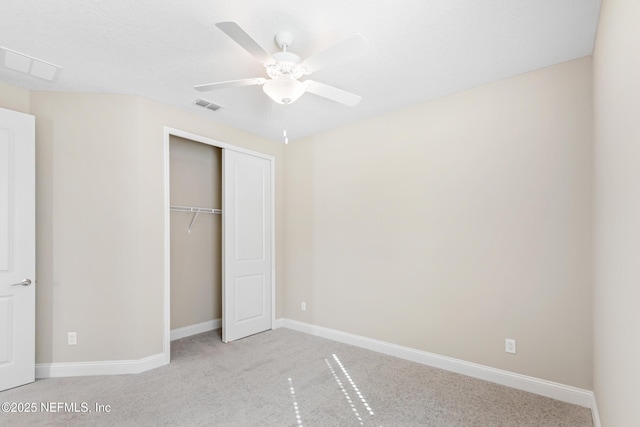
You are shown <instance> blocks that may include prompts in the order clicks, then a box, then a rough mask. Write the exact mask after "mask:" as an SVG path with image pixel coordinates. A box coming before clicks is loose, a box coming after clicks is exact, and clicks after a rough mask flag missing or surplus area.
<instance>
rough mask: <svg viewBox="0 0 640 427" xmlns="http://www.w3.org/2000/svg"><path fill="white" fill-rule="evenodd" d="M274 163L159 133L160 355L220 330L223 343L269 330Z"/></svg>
mask: <svg viewBox="0 0 640 427" xmlns="http://www.w3.org/2000/svg"><path fill="white" fill-rule="evenodd" d="M273 162H274V160H273V157H270V156H267V155H264V154H261V153H256V152H253V151H249V150H245V149H242V148H238V147H234V146H230V145H228V144H224V143H220V142H218V141H214V140H210V139H207V138H204V137H199V136H197V135H192V134H187V133H185V132H181V131H177V130H172V129H169V128H165V203H166V211H165V212H166V213H165V221H166V222H165V224H166V225H165V266H166V267H168V268H167V270H168V271H169V274H167V275H166V277H165V303H164V306H165V314H164V319H165V320H164V324H165V328H166V329H165V331H166V332H165V333H166V335H165V354H168V348H169V346H168V344H169V341H170V340H173V339H177V338H181V337H185V336H189V335H193V334H197V333H201V332H205V331H209V330H212V329H217V328H219V327H221V326H222V340H223V341H224V342H228V341H233V340H236V339H240V338H243V337H246V336H249V335H252V334H255V333H258V332H262V331H265V330H268V329H271V328H272V327H273V324H274V307H273V305H274V301H275V295H274V283H275V274H274V259H273V252H274V248H275V244H274V240H273V230H274V221H273V219H274V207H273V193H274V186H273ZM167 224H168V225H167ZM167 300H168V301H167Z"/></svg>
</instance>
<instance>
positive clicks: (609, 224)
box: [593, 0, 640, 426]
mask: <svg viewBox="0 0 640 427" xmlns="http://www.w3.org/2000/svg"><path fill="white" fill-rule="evenodd" d="M638 23H640V2H638V1H637V0H605V1H603V2H602V10H601V15H600V22H599V25H598V35H597V39H596V48H595V52H594V59H593V62H594V88H595V90H594V100H595V103H594V106H595V159H596V163H595V171H596V173H595V176H596V180H595V182H596V187H595V188H596V204H595V212H596V215H595V225H596V227H595V229H596V233H595V239H596V246H595V247H596V275H595V287H594V325H595V326H594V391H595V394H596V399H597V402H598V409H599V412H600V418H601V421H602V425H603V426H637V425H640V405H638V396H640V334H639V333H638V325H640V309H639V304H640V286H639V282H640V269H639V266H640V261H639V255H640V115H639V114H640V78H639V76H640V56H639V52H640V26H639V25H638Z"/></svg>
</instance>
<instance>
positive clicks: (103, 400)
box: [0, 329, 592, 427]
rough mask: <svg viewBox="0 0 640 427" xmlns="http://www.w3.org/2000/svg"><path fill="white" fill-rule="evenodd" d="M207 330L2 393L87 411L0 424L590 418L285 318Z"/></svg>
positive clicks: (526, 422) (471, 422) (573, 422)
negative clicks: (161, 354)
mask: <svg viewBox="0 0 640 427" xmlns="http://www.w3.org/2000/svg"><path fill="white" fill-rule="evenodd" d="M219 334H220V332H219V330H218V331H213V332H208V333H204V334H200V335H195V336H193V337H189V338H184V339H181V340H177V341H174V342H173V343H172V347H171V354H172V362H171V364H170V365H168V366H165V367H162V368H158V369H155V370H153V371H149V372H145V373H142V374H137V375H122V376H101V377H77V378H55V379H45V380H38V381H36V382H35V383H33V384H30V385H27V386H24V387H19V388H16V389H12V390H8V391H5V392H2V393H0V402H11V403H13V402H21V403H29V402H33V403H36V404H37V405H40V404H41V403H42V402H63V403H75V404H76V406H77V407H78V408H80V410H82V408H83V406H82V404H83V403H84V404H85V405H86V407H87V408H88V409H90V410H91V411H92V412H86V413H82V412H65V411H64V410H63V411H62V412H57V413H43V412H41V411H40V410H38V411H37V412H36V413H23V414H13V413H9V414H7V413H0V424H1V425H17V426H23V425H24V426H28V425H42V426H58V425H59V426H68V425H92V426H103V425H105V426H106V425H114V426H358V425H366V426H482V427H487V426H518V427H522V426H536V427H538V426H592V421H591V412H590V410H589V409H586V408H582V407H578V406H574V405H570V404H567V403H563V402H559V401H556V400H553V399H549V398H545V397H541V396H537V395H534V394H530V393H526V392H522V391H518V390H514V389H510V388H507V387H503V386H500V385H496V384H493V383H489V382H485V381H481V380H477V379H474V378H469V377H465V376H463V375H458V374H454V373H450V372H447V371H442V370H439V369H435V368H430V367H427V366H424V365H420V364H417V363H413V362H408V361H405V360H402V359H397V358H394V357H390V356H385V355H382V354H378V353H375V352H372V351H368V350H364V349H361V348H357V347H351V346H348V345H345V344H340V343H337V342H333V341H329V340H325V339H322V338H317V337H313V336H310V335H306V334H303V333H299V332H295V331H291V330H288V329H278V330H274V331H269V332H265V333H262V334H258V335H254V336H251V337H248V338H245V339H242V340H239V341H236V342H233V343H229V344H223V343H222V342H221V341H220V335H219ZM96 404H98V405H104V407H106V405H109V408H110V412H108V413H105V412H103V413H97V412H95V407H96V406H95V405H96Z"/></svg>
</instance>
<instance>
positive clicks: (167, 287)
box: [162, 126, 276, 364]
mask: <svg viewBox="0 0 640 427" xmlns="http://www.w3.org/2000/svg"><path fill="white" fill-rule="evenodd" d="M163 134H164V136H163V139H164V147H163V148H164V152H163V176H164V182H163V186H164V197H163V205H164V206H163V209H164V295H163V301H162V306H163V320H162V322H163V332H164V334H163V344H162V352H163V355H164V362H165V363H167V364H168V363H169V362H170V360H171V211H170V205H171V194H170V188H171V177H170V172H169V171H170V158H169V144H170V140H171V137H172V136H176V137H179V138H184V139H188V140H191V141H195V142H200V143H202V144H207V145H211V146H213V147H218V148H222V149H226V150H232V151H237V152H239V153H244V154H249V155H252V156H256V157H260V158H262V159H265V160H268V161H269V162H270V163H271V188H270V192H271V221H270V227H271V328H273V327H274V325H275V315H276V310H275V305H276V243H275V241H276V239H275V228H276V227H275V206H276V204H275V157H273V156H270V155H268V154H264V153H260V152H257V151H253V150H248V149H246V148H242V147H238V146H235V145H232V144H227V143H225V142H221V141H217V140H215V139H211V138H207V137H204V136H201V135H196V134H194V133H190V132H186V131H183V130H180V129H174V128H171V127H167V126H164V128H163ZM222 214H223V215H224V212H223V213H222ZM222 256H223V257H224V242H223V245H222ZM224 283H225V277H224V265H223V269H222V284H223V286H224ZM222 303H223V304H224V301H223V302H222Z"/></svg>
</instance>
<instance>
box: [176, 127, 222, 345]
mask: <svg viewBox="0 0 640 427" xmlns="http://www.w3.org/2000/svg"><path fill="white" fill-rule="evenodd" d="M169 163H170V175H169V176H170V205H171V208H170V212H171V214H170V215H171V246H170V256H171V263H170V270H171V276H170V280H171V296H170V299H171V303H170V310H171V314H170V318H171V322H170V324H171V336H172V339H175V338H180V337H181V336H187V335H192V334H193V333H197V332H201V331H206V330H210V329H214V328H218V327H220V319H221V317H222V215H221V213H222V211H221V210H220V209H221V206H222V149H220V148H218V147H214V146H211V145H207V144H203V143H200V142H196V141H191V140H188V139H184V138H180V137H177V136H174V135H172V136H171V138H170V141H169ZM185 331H187V332H185Z"/></svg>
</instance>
